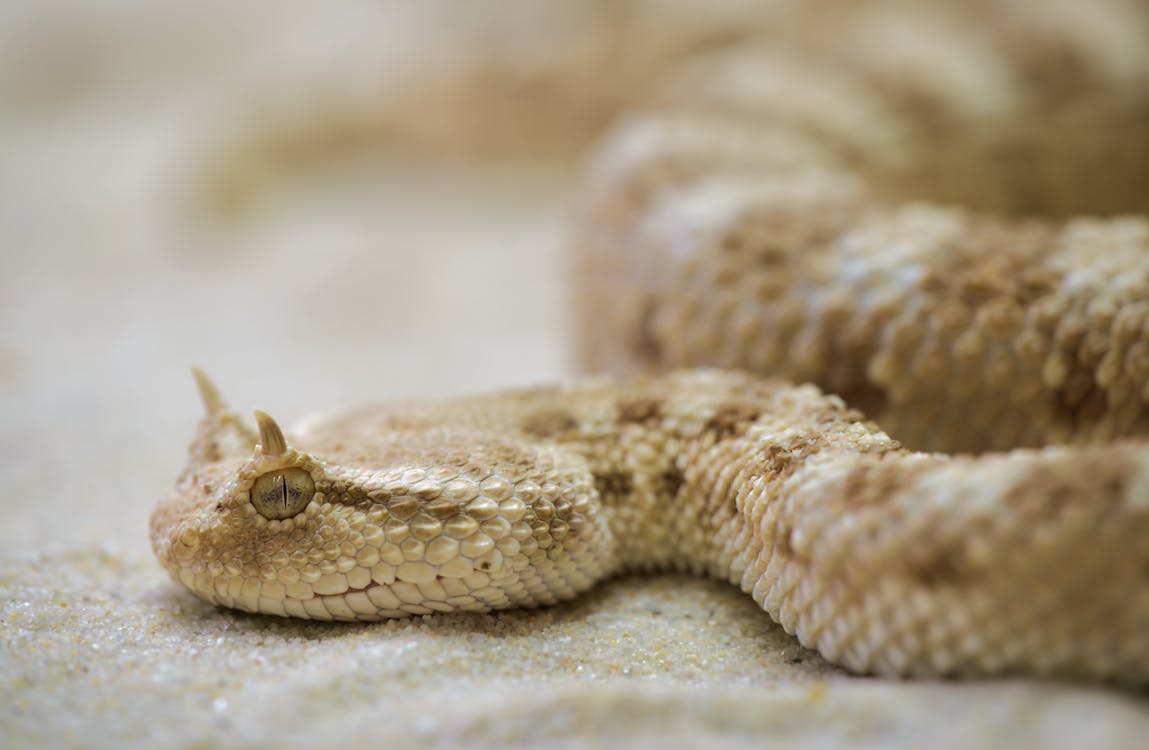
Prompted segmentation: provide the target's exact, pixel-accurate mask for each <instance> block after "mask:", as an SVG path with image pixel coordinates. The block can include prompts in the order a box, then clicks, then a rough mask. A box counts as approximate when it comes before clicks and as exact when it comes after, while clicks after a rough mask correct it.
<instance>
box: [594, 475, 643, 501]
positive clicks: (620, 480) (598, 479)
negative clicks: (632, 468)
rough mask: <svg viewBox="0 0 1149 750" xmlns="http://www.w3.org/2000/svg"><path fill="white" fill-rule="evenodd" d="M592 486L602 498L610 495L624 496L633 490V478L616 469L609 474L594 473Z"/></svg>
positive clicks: (610, 496)
mask: <svg viewBox="0 0 1149 750" xmlns="http://www.w3.org/2000/svg"><path fill="white" fill-rule="evenodd" d="M594 488H595V489H596V490H598V494H599V496H600V497H602V498H603V499H604V500H605V499H607V498H612V497H625V496H626V495H629V494H630V493H631V492H632V491H633V490H634V478H633V477H632V476H631V475H630V474H627V473H624V472H621V471H618V472H611V473H609V474H595V475H594Z"/></svg>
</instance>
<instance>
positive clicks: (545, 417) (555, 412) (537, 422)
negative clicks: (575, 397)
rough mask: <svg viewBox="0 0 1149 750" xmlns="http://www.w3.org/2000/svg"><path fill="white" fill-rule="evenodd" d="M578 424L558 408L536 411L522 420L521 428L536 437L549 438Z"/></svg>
mask: <svg viewBox="0 0 1149 750" xmlns="http://www.w3.org/2000/svg"><path fill="white" fill-rule="evenodd" d="M577 426H578V420H576V419H575V418H574V417H573V416H572V415H571V414H569V413H567V412H565V411H562V410H560V409H548V410H545V411H537V412H535V413H533V414H530V415H528V416H527V417H526V418H525V419H524V420H523V425H522V430H523V432H525V433H527V434H528V435H533V436H535V437H537V438H551V437H555V436H557V435H562V434H564V433H567V432H570V431H571V430H573V429H575V427H577Z"/></svg>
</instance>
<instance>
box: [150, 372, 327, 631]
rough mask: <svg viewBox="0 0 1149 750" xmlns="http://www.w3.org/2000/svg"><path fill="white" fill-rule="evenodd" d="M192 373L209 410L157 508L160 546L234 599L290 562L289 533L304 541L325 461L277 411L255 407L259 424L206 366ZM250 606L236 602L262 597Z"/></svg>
mask: <svg viewBox="0 0 1149 750" xmlns="http://www.w3.org/2000/svg"><path fill="white" fill-rule="evenodd" d="M193 375H194V377H195V380H196V385H197V387H198V389H199V393H200V398H201V400H202V401H203V403H204V408H205V415H204V417H203V418H202V419H201V420H200V423H199V425H198V427H197V429H196V434H195V436H194V438H193V439H192V442H191V444H190V446H189V448H188V464H187V467H186V468H185V469H184V471H183V472H182V473H181V475H180V477H179V478H178V479H177V481H176V485H175V488H174V489H173V491H172V492H171V494H170V495H169V496H168V497H167V498H165V499H164V500H162V501H161V502H160V503H159V504H157V506H156V508H155V510H154V511H153V513H152V517H151V523H150V526H151V542H152V549H153V551H154V552H155V554H156V557H157V558H158V559H159V560H160V562H161V563H162V564H163V566H164V567H165V568H166V569H167V570H168V572H169V573H170V574H171V575H172V577H173V578H175V579H176V580H178V581H180V582H182V583H183V584H185V585H186V586H188V587H189V588H190V589H192V591H193V592H195V593H196V594H197V595H199V596H201V597H203V598H205V599H208V600H209V601H212V602H217V603H233V602H234V601H235V600H236V599H237V598H238V597H239V596H240V595H241V589H242V587H243V585H244V584H245V583H246V582H247V581H251V582H252V583H248V584H247V586H248V589H247V590H248V592H250V591H251V590H252V589H251V587H252V585H253V584H255V585H256V589H257V590H258V588H259V587H258V585H257V584H258V583H259V582H260V581H261V580H267V579H269V578H275V577H276V576H275V575H274V574H269V571H271V570H272V569H273V566H274V565H275V564H276V563H280V564H282V563H283V562H284V561H281V560H279V558H280V557H282V556H284V555H283V554H282V550H283V549H284V548H285V547H286V542H287V540H289V539H293V538H294V539H296V540H298V538H299V537H300V533H299V532H300V530H301V529H303V528H304V527H306V526H307V525H308V509H309V508H311V507H312V506H313V503H314V502H315V501H317V500H318V501H322V499H323V492H322V488H323V487H324V486H325V485H326V484H327V483H326V480H325V478H324V477H325V473H324V470H323V467H322V466H321V464H320V462H319V461H318V460H317V459H315V457H313V456H311V455H310V454H308V453H305V452H302V451H298V450H295V449H294V448H291V447H289V446H288V444H287V440H286V438H285V437H284V434H283V431H282V430H281V429H280V427H279V425H278V424H276V422H275V420H274V419H272V418H271V417H270V416H268V415H267V414H265V413H264V412H261V411H257V412H256V413H255V421H256V425H257V430H253V429H252V428H251V427H250V426H249V425H248V424H247V423H245V422H244V421H243V419H242V418H241V417H240V416H239V415H238V414H237V413H236V412H234V411H232V410H231V409H229V408H228V407H227V405H226V404H225V403H224V401H223V398H222V397H221V396H220V393H219V391H218V389H217V388H216V387H215V385H214V384H213V383H212V382H211V381H210V380H209V379H208V378H207V376H206V375H205V374H204V373H203V372H201V371H199V370H193ZM311 515H312V516H314V509H313V510H312V513H311ZM225 597H227V598H226V599H225ZM249 599H251V597H250V596H249V597H245V598H244V600H243V601H244V602H248V600H249ZM248 604H249V606H242V605H236V606H241V608H244V609H251V610H252V611H255V610H257V609H258V606H257V605H258V602H257V601H254V600H252V601H250V602H248Z"/></svg>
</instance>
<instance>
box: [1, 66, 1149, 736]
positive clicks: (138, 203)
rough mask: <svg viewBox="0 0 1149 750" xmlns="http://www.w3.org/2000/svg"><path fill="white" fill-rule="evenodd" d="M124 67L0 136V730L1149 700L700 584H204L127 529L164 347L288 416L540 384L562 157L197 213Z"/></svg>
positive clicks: (1136, 732)
mask: <svg viewBox="0 0 1149 750" xmlns="http://www.w3.org/2000/svg"><path fill="white" fill-rule="evenodd" d="M133 90H134V89H117V91H119V92H120V94H117V95H116V96H120V97H121V98H119V99H117V98H116V97H113V96H111V95H107V96H102V97H97V98H96V99H94V100H93V101H94V103H83V106H80V105H74V106H72V109H70V110H69V113H70V114H69V116H67V117H64V116H56V115H54V114H52V113H51V112H49V111H47V110H41V109H35V108H33V107H31V105H27V106H25V108H24V109H21V110H20V111H18V112H16V113H15V115H16V116H9V117H7V118H6V119H5V120H4V122H3V124H2V129H0V269H2V273H0V519H2V520H0V745H2V746H3V747H4V748H25V747H28V748H31V747H118V748H133V747H147V748H161V747H162V748H166V747H178V748H199V747H265V746H267V747H270V746H274V747H276V748H292V747H314V746H325V747H360V746H364V747H366V746H371V747H388V748H403V747H418V748H428V747H520V746H549V747H587V746H603V747H667V748H672V747H708V748H726V747H729V748H740V747H761V746H763V745H769V744H782V743H784V744H786V745H787V746H792V747H802V748H804V747H821V746H840V745H843V744H844V745H848V746H852V747H891V748H900V747H906V748H909V747H923V746H929V747H934V748H948V747H955V748H957V747H970V746H978V747H994V746H1010V747H1015V746H1035V747H1082V748H1085V747H1088V748H1099V747H1138V746H1143V745H1144V742H1145V738H1146V737H1149V702H1147V701H1146V697H1145V695H1144V694H1143V693H1132V692H1128V691H1122V690H1118V689H1113V688H1108V687H1104V686H1089V685H1070V684H1057V683H1048V682H1040V681H1027V680H991V681H978V682H898V681H890V680H877V679H871V678H859V677H854V676H851V675H848V674H846V673H844V672H842V671H841V670H838V669H836V668H834V667H832V666H830V665H828V664H826V663H825V662H824V661H823V660H822V659H821V658H820V657H818V656H817V654H814V653H812V652H809V651H806V650H804V649H802V648H801V647H800V646H799V645H798V644H797V643H796V642H795V641H794V640H793V639H792V638H790V637H789V636H787V635H786V634H785V633H784V632H782V630H781V629H780V628H779V627H777V626H776V625H774V624H773V623H771V622H770V620H769V618H768V617H767V616H766V615H765V614H764V613H762V612H761V611H760V610H758V608H757V607H756V606H755V605H754V603H753V602H752V601H751V600H750V599H749V597H746V596H745V595H743V594H741V593H739V592H738V591H737V590H735V589H734V588H732V587H730V586H727V585H724V584H720V583H716V582H712V581H704V580H698V579H691V578H684V577H678V576H656V577H649V578H628V579H625V580H619V581H614V582H610V583H607V584H605V585H603V586H601V587H599V588H598V589H596V590H595V591H594V592H592V593H591V594H589V595H587V596H584V597H582V598H581V599H579V600H577V601H574V602H570V603H567V604H564V605H562V606H558V607H553V608H549V609H545V610H538V611H530V612H505V613H498V614H491V615H485V616H474V615H467V616H432V617H427V618H414V619H411V620H406V621H397V622H391V623H386V624H378V625H354V624H352V625H348V624H322V623H308V622H302V621H289V620H282V619H277V618H270V617H258V616H251V615H245V614H242V613H238V612H233V611H229V610H224V609H218V608H215V607H211V606H209V605H207V604H205V603H203V602H200V601H199V600H197V599H195V598H194V597H192V596H191V595H190V594H189V593H188V592H186V591H185V590H183V589H182V588H180V587H178V586H176V585H175V584H173V583H172V582H171V581H170V580H168V578H167V577H166V575H165V574H164V573H163V571H162V570H161V569H160V567H159V565H158V564H157V563H156V562H155V561H154V559H153V558H152V557H151V553H150V551H149V549H148V545H147V535H146V525H147V517H148V513H149V511H150V508H151V506H152V504H153V503H154V502H155V500H156V498H158V497H159V496H160V495H162V494H163V493H164V492H165V491H166V489H167V488H168V486H169V484H170V483H171V481H172V480H173V479H174V477H175V475H176V473H177V472H178V471H179V468H180V466H181V463H182V460H183V451H184V447H185V445H186V442H187V440H188V439H189V438H190V436H191V431H192V429H193V426H194V423H195V420H196V419H197V415H198V411H199V405H198V403H197V401H196V398H195V393H194V389H193V387H192V383H191V379H190V376H189V375H188V367H189V366H191V365H193V364H196V365H199V366H201V367H203V368H205V369H206V370H207V371H208V372H209V373H210V374H211V375H212V376H213V378H215V379H216V380H217V382H218V383H219V384H220V386H221V388H222V389H223V391H224V393H225V395H226V396H227V397H228V398H229V399H230V400H231V401H232V402H233V403H234V404H235V405H237V406H239V407H241V408H244V409H250V408H256V407H258V408H262V409H265V410H267V411H269V412H270V413H272V414H273V415H274V416H276V418H277V419H280V420H281V421H283V422H285V423H290V422H291V421H293V420H294V419H296V418H298V417H301V416H303V415H305V414H307V413H310V412H313V411H315V410H318V409H326V408H337V407H341V406H346V405H351V404H355V403H360V402H364V401H375V400H383V399H391V398H401V397H407V396H415V395H437V394H438V395H447V394H455V393H463V392H468V391H474V390H483V389H488V388H496V387H502V386H508V385H517V384H524V383H530V382H537V381H541V380H548V379H553V378H556V377H560V376H562V375H563V374H565V373H567V372H569V370H570V366H569V363H568V361H567V348H566V346H565V343H564V342H565V339H566V335H565V334H566V328H567V320H566V314H567V312H566V305H565V292H564V286H563V281H564V275H565V265H564V263H565V261H564V258H563V253H562V243H563V237H564V228H565V226H566V221H567V212H568V206H569V190H570V189H569V185H570V182H571V171H572V170H571V167H570V166H569V165H566V164H561V163H560V164H533V165H521V164H520V165H517V166H516V165H508V164H500V165H497V166H496V165H487V166H479V165H474V166H459V165H451V164H448V163H446V162H445V161H444V160H438V161H435V160H432V159H427V158H423V159H412V158H409V157H408V158H400V157H394V156H373V157H371V158H366V157H362V158H356V159H354V160H351V161H349V162H344V163H341V164H339V165H337V166H336V167H333V168H330V169H326V170H323V171H320V172H308V173H307V174H306V175H304V176H303V177H300V176H298V175H297V176H295V177H293V178H292V179H288V180H286V181H284V182H283V183H282V184H281V183H278V182H277V183H275V184H274V185H273V188H272V189H268V190H264V191H262V192H259V194H258V196H257V198H258V200H256V201H255V202H254V207H253V206H251V205H246V206H245V207H244V210H243V211H240V212H239V213H238V214H236V215H229V216H214V217H208V218H206V219H205V218H204V216H203V215H202V210H203V209H202V206H201V205H199V204H198V203H197V202H196V200H194V197H195V196H196V195H197V190H202V185H200V184H199V183H197V182H196V181H195V178H194V176H192V172H191V171H189V169H188V161H187V159H186V156H187V153H188V149H187V148H185V146H186V144H187V143H189V142H190V141H189V139H188V137H187V128H188V127H189V126H188V123H187V120H186V118H185V117H184V116H183V115H184V114H185V110H184V109H183V108H182V106H183V103H184V101H185V100H184V99H180V100H179V104H180V106H177V104H176V100H174V99H172V100H162V101H154V102H153V101H150V100H149V103H148V104H147V106H144V105H143V104H141V102H139V101H136V100H134V99H132V98H131V97H130V96H128V95H127V94H124V93H123V92H124V91H129V93H130V91H133ZM123 97H127V100H130V101H131V102H133V104H132V106H127V105H125V104H124V101H125V100H124V98H123ZM7 101H9V102H11V101H12V100H11V99H8V100H7ZM37 106H40V105H37ZM6 114H7V115H12V114H13V113H12V111H11V110H10V109H9V110H8V111H7V112H6ZM189 196H191V197H189Z"/></svg>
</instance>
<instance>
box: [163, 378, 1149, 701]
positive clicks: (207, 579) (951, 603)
mask: <svg viewBox="0 0 1149 750" xmlns="http://www.w3.org/2000/svg"><path fill="white" fill-rule="evenodd" d="M199 379H200V383H201V391H202V392H203V393H204V396H205V403H206V404H207V408H208V414H207V416H206V417H205V418H204V420H203V422H202V423H201V425H200V429H199V433H198V434H197V436H196V438H195V440H194V442H193V443H192V446H191V450H190V456H191V459H190V464H189V466H188V468H187V469H186V471H185V472H184V473H183V475H182V476H181V478H180V480H179V482H178V483H177V485H176V488H175V490H174V491H173V492H172V494H171V495H170V496H169V497H168V498H167V499H166V500H164V501H163V502H161V503H160V504H159V505H158V507H157V508H156V510H155V512H154V514H153V516H152V520H151V539H152V546H153V549H154V550H155V553H156V555H157V557H158V558H159V559H160V561H161V562H162V563H163V564H164V566H165V567H166V568H167V569H168V570H169V571H170V572H171V574H172V576H173V578H175V579H176V580H178V581H180V582H182V583H183V584H185V585H186V586H187V587H188V588H190V589H191V590H192V591H194V592H195V593H196V594H197V595H198V596H200V597H203V598H204V599H207V600H208V601H211V602H214V603H217V604H222V605H224V606H229V607H236V608H239V609H243V610H247V611H251V612H264V613H268V614H275V615H285V616H294V617H305V618H314V619H325V620H326V619H338V620H379V619H384V618H390V617H405V616H409V615H418V614H430V613H432V612H452V611H475V612H484V611H489V610H493V609H503V608H508V607H532V606H538V605H544V604H551V603H554V602H557V601H560V600H564V599H569V598H571V597H573V596H575V595H576V594H578V593H579V592H580V591H583V590H585V589H587V588H589V587H590V586H592V585H593V584H594V583H595V582H596V581H599V580H602V579H603V578H606V577H609V576H613V575H618V574H622V573H626V572H631V571H651V570H676V571H688V572H692V573H698V574H705V575H709V576H714V577H717V578H720V579H723V580H727V581H730V582H731V583H734V584H736V585H738V586H740V587H741V588H742V589H743V590H744V591H746V592H747V593H749V594H751V595H752V596H753V597H754V599H755V601H757V602H758V603H759V604H760V605H761V606H762V607H763V609H765V610H766V611H767V612H768V613H769V614H770V616H771V617H772V618H774V619H775V620H776V621H777V622H779V623H781V624H782V626H783V627H784V628H786V630H787V631H788V632H791V633H794V634H796V635H797V636H798V638H799V640H800V641H801V642H802V643H803V644H804V645H806V646H808V647H810V648H814V649H817V650H818V651H819V652H820V653H821V654H822V655H823V656H824V657H826V658H827V659H829V660H830V661H832V662H834V663H837V664H840V665H843V666H845V667H847V668H849V669H851V670H854V671H858V672H873V673H878V674H886V675H938V674H947V675H948V674H967V675H990V674H999V673H1026V674H1038V675H1060V676H1069V677H1074V678H1087V679H1110V680H1120V681H1125V682H1133V683H1140V682H1145V681H1147V680H1149V451H1146V449H1145V448H1143V447H1140V446H1136V445H1125V446H1120V447H1110V448H1106V449H1074V451H1075V452H1074V453H1073V460H1072V462H1069V461H1066V457H1067V451H1068V450H1069V449H1045V450H1043V451H1038V452H1016V453H1014V454H1011V455H1010V456H1007V457H987V458H980V459H953V458H948V457H944V456H941V455H927V454H921V453H911V452H908V451H905V450H904V449H902V448H901V447H900V446H898V444H897V443H896V442H895V441H893V440H891V439H890V438H889V437H888V436H886V435H885V434H884V433H882V432H881V431H880V430H878V429H877V428H876V427H875V426H874V425H873V424H871V423H867V422H865V421H863V420H862V418H861V417H860V415H859V414H858V413H857V412H854V411H851V410H849V409H848V408H846V407H845V406H844V404H843V403H842V401H841V400H840V399H838V398H836V397H833V396H824V395H822V394H821V393H820V392H819V391H818V390H817V389H816V388H814V387H813V386H799V387H794V386H790V385H787V384H784V383H780V382H773V381H764V380H760V379H757V378H754V377H752V376H750V375H746V374H742V373H737V372H723V371H717V370H698V371H682V372H676V373H670V374H667V375H664V376H658V377H648V378H645V379H640V380H632V381H626V382H615V381H610V380H605V379H599V380H584V381H576V382H573V383H570V384H567V385H562V386H554V387H544V388H536V389H533V390H528V391H519V392H508V393H503V394H499V395H492V396H478V397H474V398H470V399H462V400H455V401H447V402H442V403H432V404H418V405H409V406H403V407H395V408H387V407H376V408H367V409H361V410H358V411H354V412H349V413H346V414H340V415H335V416H331V417H326V418H320V419H317V420H312V421H311V422H309V423H308V425H307V426H306V427H304V428H302V429H300V430H298V431H295V432H291V433H288V435H287V438H286V439H285V437H284V434H283V433H282V432H281V431H280V429H279V427H278V426H277V425H276V424H275V422H274V421H273V420H272V419H271V418H270V417H268V416H267V415H265V414H263V413H261V412H257V420H258V424H259V443H258V444H256V442H255V438H254V435H253V434H251V433H249V432H248V431H247V429H246V428H243V427H241V426H240V422H239V420H238V418H237V417H236V415H235V414H234V413H233V412H231V411H229V410H228V409H227V408H226V407H225V406H224V405H223V402H222V400H221V399H219V397H218V394H217V393H216V391H215V389H214V388H212V387H211V386H210V384H209V383H208V382H207V381H206V378H203V377H202V376H200V377H199Z"/></svg>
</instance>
